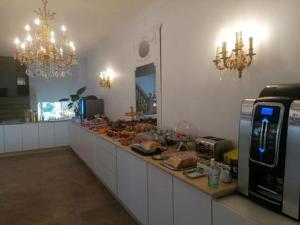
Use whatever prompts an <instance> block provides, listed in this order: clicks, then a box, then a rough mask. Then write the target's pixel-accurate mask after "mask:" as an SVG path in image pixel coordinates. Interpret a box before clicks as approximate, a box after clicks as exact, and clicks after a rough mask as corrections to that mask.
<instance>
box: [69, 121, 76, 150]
mask: <svg viewBox="0 0 300 225" xmlns="http://www.w3.org/2000/svg"><path fill="white" fill-rule="evenodd" d="M75 129H76V128H75V125H74V123H72V122H71V123H70V125H69V143H70V146H71V148H72V149H73V150H74V151H75Z"/></svg>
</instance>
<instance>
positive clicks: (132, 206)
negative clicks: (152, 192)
mask: <svg viewBox="0 0 300 225" xmlns="http://www.w3.org/2000/svg"><path fill="white" fill-rule="evenodd" d="M117 165H118V166H117V167H118V196H119V198H120V200H121V201H122V202H123V204H124V205H125V206H126V207H127V208H128V209H129V210H130V211H131V212H132V214H133V215H134V216H135V217H136V218H137V219H138V220H139V221H140V222H141V223H142V224H144V225H147V224H148V201H147V164H146V162H145V161H143V160H141V159H139V158H137V157H135V156H133V155H131V154H129V153H127V152H126V151H125V150H122V149H118V151H117Z"/></svg>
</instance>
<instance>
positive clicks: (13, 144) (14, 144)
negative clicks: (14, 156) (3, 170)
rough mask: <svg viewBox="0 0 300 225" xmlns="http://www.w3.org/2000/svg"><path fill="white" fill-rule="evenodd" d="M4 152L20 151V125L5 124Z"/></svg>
mask: <svg viewBox="0 0 300 225" xmlns="http://www.w3.org/2000/svg"><path fill="white" fill-rule="evenodd" d="M4 135H5V152H17V151H22V130H21V125H19V124H17V125H5V126H4Z"/></svg>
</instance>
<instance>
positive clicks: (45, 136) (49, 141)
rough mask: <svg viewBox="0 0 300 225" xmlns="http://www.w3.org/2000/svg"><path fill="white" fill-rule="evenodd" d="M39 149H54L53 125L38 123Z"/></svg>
mask: <svg viewBox="0 0 300 225" xmlns="http://www.w3.org/2000/svg"><path fill="white" fill-rule="evenodd" d="M39 141H40V148H51V147H54V146H55V145H54V123H46V122H45V123H39Z"/></svg>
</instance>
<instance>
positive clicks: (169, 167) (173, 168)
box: [159, 160, 197, 171]
mask: <svg viewBox="0 0 300 225" xmlns="http://www.w3.org/2000/svg"><path fill="white" fill-rule="evenodd" d="M159 164H160V165H162V166H164V167H166V168H168V169H170V170H173V171H184V170H188V169H194V168H196V167H197V166H196V165H195V166H191V167H185V168H175V167H173V166H171V165H169V164H167V163H165V160H163V161H161V162H160V163H159Z"/></svg>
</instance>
